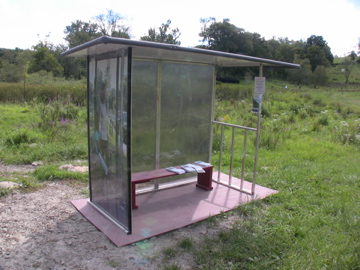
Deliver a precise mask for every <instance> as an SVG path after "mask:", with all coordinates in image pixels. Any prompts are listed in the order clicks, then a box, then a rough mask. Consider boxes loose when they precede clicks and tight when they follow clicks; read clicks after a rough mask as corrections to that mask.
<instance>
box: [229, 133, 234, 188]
mask: <svg viewBox="0 0 360 270" xmlns="http://www.w3.org/2000/svg"><path fill="white" fill-rule="evenodd" d="M234 141H235V128H234V127H233V128H232V133H231V149H230V172H229V185H230V186H231V180H232V170H233V160H234Z"/></svg>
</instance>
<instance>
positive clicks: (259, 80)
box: [254, 77, 266, 94]
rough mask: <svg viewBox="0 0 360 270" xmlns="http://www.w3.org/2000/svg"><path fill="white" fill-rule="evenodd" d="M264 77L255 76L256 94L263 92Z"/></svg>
mask: <svg viewBox="0 0 360 270" xmlns="http://www.w3.org/2000/svg"><path fill="white" fill-rule="evenodd" d="M265 83H266V79H265V77H255V91H254V92H255V93H256V94H265Z"/></svg>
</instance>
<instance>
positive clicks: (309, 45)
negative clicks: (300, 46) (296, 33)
mask: <svg viewBox="0 0 360 270" xmlns="http://www.w3.org/2000/svg"><path fill="white" fill-rule="evenodd" d="M304 49H305V55H306V58H308V59H309V60H310V63H311V68H312V71H315V69H316V67H317V66H328V65H329V64H332V63H333V62H334V56H333V55H332V53H331V49H330V47H329V46H328V44H327V42H326V41H325V40H324V38H323V37H322V36H315V35H312V36H310V37H309V38H308V39H307V41H306V44H305V48H304Z"/></svg>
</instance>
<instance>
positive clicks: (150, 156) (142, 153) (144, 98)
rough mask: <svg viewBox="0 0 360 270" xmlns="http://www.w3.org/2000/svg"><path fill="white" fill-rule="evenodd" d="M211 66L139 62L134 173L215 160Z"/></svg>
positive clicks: (134, 104) (134, 82)
mask: <svg viewBox="0 0 360 270" xmlns="http://www.w3.org/2000/svg"><path fill="white" fill-rule="evenodd" d="M213 76H214V68H213V66H210V65H198V64H191V63H177V62H166V61H164V60H162V61H156V60H154V61H151V60H147V61H145V60H141V59H136V60H133V65H132V87H131V89H132V172H133V173H134V172H140V171H147V170H153V169H156V168H166V167H169V166H179V165H183V164H186V163H190V162H194V161H196V160H203V161H209V157H210V143H211V139H210V135H211V120H212V119H211V110H212V100H213V97H212V94H213V92H212V87H213Z"/></svg>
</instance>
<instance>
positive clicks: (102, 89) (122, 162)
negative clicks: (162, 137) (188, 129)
mask: <svg viewBox="0 0 360 270" xmlns="http://www.w3.org/2000/svg"><path fill="white" fill-rule="evenodd" d="M127 63H128V60H127V57H126V55H125V51H121V52H119V53H117V54H116V55H110V54H107V55H100V56H94V57H92V58H91V59H90V61H89V150H90V151H89V161H90V164H89V166H90V200H91V202H92V203H94V204H95V205H96V206H97V207H99V208H100V209H101V210H103V211H105V212H106V213H107V214H108V215H109V216H110V217H111V218H112V219H114V220H115V221H116V222H118V223H119V224H121V225H122V226H123V227H124V228H125V229H126V230H128V231H129V230H131V220H130V194H129V191H130V189H129V166H128V165H129V162H128V158H129V157H128V156H127V142H128V136H129V135H128V133H129V131H128V128H127V121H128V119H127V115H128V112H127V110H128V106H127V103H128V93H127V91H128V89H127Z"/></svg>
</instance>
